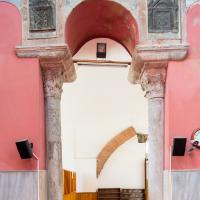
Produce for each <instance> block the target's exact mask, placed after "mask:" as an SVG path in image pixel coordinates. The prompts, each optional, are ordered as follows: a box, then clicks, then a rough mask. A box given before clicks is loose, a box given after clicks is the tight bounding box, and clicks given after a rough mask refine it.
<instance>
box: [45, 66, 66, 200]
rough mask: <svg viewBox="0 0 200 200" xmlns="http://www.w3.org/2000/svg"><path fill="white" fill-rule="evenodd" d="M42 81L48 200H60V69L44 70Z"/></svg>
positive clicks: (61, 182) (61, 190) (61, 81)
mask: <svg viewBox="0 0 200 200" xmlns="http://www.w3.org/2000/svg"><path fill="white" fill-rule="evenodd" d="M43 81H44V95H45V111H46V144H47V145H46V146H47V158H46V164H47V192H48V200H62V199H63V176H62V145H61V122H60V120H61V119H60V118H61V116H60V100H61V94H62V85H63V70H62V68H51V69H44V70H43Z"/></svg>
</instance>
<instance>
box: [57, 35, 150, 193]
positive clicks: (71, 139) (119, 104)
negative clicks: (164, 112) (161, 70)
mask: <svg viewBox="0 0 200 200" xmlns="http://www.w3.org/2000/svg"><path fill="white" fill-rule="evenodd" d="M97 42H106V43H107V60H115V61H116V60H118V61H131V57H130V55H129V54H128V53H127V51H126V50H125V49H124V47H122V46H121V45H120V44H118V43H117V42H114V41H112V40H110V39H105V38H102V39H94V40H91V41H90V42H88V43H86V44H85V45H84V46H83V47H82V48H81V50H80V51H79V52H78V53H77V54H76V55H75V56H74V58H75V59H96V43H97ZM127 77H128V68H114V67H109V68H108V67H91V66H90V67H89V66H81V67H79V66H77V80H76V81H75V82H74V83H68V84H65V85H64V87H63V95H62V101H61V114H62V143H63V167H64V168H65V169H70V170H73V171H76V172H77V191H78V192H93V191H95V190H96V188H97V187H98V186H101V187H118V186H119V185H120V187H122V188H124V187H129V188H144V166H143V167H142V166H141V165H143V164H144V163H143V164H141V163H142V160H144V157H145V145H144V144H138V143H137V142H136V140H135V139H132V140H130V141H128V142H126V143H125V144H124V145H123V146H121V147H120V148H119V149H118V150H117V151H115V153H114V154H113V155H112V156H111V158H110V159H109V160H108V162H107V163H106V165H105V168H104V169H103V171H102V174H101V175H100V177H99V179H98V180H97V179H96V157H97V155H98V153H99V152H100V150H101V149H102V148H103V146H104V145H105V144H106V143H107V142H108V141H109V140H110V139H112V138H113V137H114V136H115V135H116V134H118V133H119V132H120V131H122V130H124V129H126V128H127V127H129V126H133V127H134V128H135V129H136V130H137V131H138V132H144V133H147V127H148V124H147V101H146V99H145V98H144V97H143V96H144V93H143V92H142V90H141V88H140V86H138V85H132V84H130V83H129V82H128V80H127ZM122 172H123V173H122ZM136 172H137V173H136ZM121 173H122V174H121ZM118 176H119V181H118V185H117V184H116V179H117V177H118ZM122 177H124V178H123V180H122ZM130 177H134V180H132V178H130ZM120 180H121V181H120Z"/></svg>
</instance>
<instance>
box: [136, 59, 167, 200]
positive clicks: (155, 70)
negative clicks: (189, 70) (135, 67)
mask: <svg viewBox="0 0 200 200" xmlns="http://www.w3.org/2000/svg"><path fill="white" fill-rule="evenodd" d="M166 68H167V64H166V63H146V64H145V67H144V71H143V73H142V75H141V79H140V83H141V86H142V88H143V90H144V91H146V95H145V97H146V98H148V119H149V147H148V157H149V169H148V175H149V182H148V186H149V193H148V194H149V200H163V162H164V144H163V139H164V134H163V132H164V95H165V94H164V93H165V79H166Z"/></svg>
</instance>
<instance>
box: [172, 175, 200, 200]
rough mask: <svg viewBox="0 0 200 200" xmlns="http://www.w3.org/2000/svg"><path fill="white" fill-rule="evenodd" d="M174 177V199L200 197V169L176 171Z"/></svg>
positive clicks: (197, 199)
mask: <svg viewBox="0 0 200 200" xmlns="http://www.w3.org/2000/svg"><path fill="white" fill-rule="evenodd" d="M172 177H173V179H172V180H173V200H199V199H200V184H199V180H200V171H175V172H172Z"/></svg>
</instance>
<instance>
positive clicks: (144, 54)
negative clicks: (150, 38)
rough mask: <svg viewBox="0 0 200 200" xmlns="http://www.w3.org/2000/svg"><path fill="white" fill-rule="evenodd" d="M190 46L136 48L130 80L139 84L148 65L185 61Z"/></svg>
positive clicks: (145, 46)
mask: <svg viewBox="0 0 200 200" xmlns="http://www.w3.org/2000/svg"><path fill="white" fill-rule="evenodd" d="M187 52H188V45H186V44H184V45H183V44H179V45H138V46H136V48H135V51H134V53H133V58H132V64H131V67H130V70H129V76H128V79H129V81H130V82H131V83H134V84H137V83H138V82H139V81H140V80H139V79H140V76H141V73H142V71H143V68H144V66H145V65H146V63H149V62H150V63H151V62H154V63H155V62H168V61H180V60H184V59H185V58H186V56H187Z"/></svg>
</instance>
